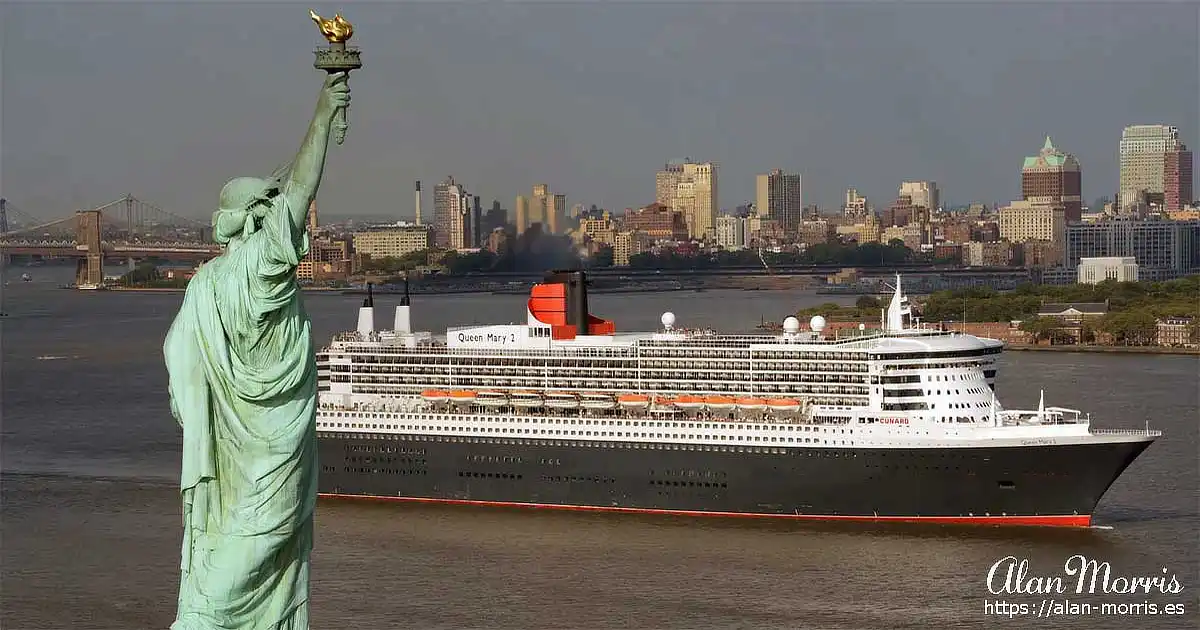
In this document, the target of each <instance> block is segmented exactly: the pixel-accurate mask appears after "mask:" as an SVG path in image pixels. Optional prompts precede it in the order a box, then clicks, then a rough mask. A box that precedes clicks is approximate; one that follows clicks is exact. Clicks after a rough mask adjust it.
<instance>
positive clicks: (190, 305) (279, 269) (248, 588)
mask: <svg viewBox="0 0 1200 630" xmlns="http://www.w3.org/2000/svg"><path fill="white" fill-rule="evenodd" d="M275 201H276V205H275V207H274V208H272V209H271V211H270V213H269V214H268V215H267V216H266V217H264V219H263V225H262V228H261V229H259V230H258V231H256V232H254V233H253V234H250V235H249V236H248V237H244V238H239V239H235V241H234V243H233V244H232V246H231V247H230V248H228V249H227V250H226V252H225V253H223V254H222V255H221V256H219V257H217V258H215V259H213V260H212V261H210V262H209V263H207V264H205V265H204V266H203V267H201V269H200V270H199V271H198V272H197V273H196V275H195V277H194V278H192V280H191V281H190V282H189V283H188V288H187V292H186V294H185V296H184V299H183V306H182V308H181V309H180V311H179V314H178V315H177V316H176V318H175V321H174V322H173V323H172V325H171V329H170V331H169V332H168V333H167V338H166V343H165V344H164V347H163V351H164V354H165V357H166V364H167V372H168V374H169V376H170V394H171V412H172V414H173V415H174V416H175V418H176V419H177V420H178V421H179V423H180V425H181V426H182V427H183V466H182V476H181V488H182V494H183V520H184V534H183V552H182V578H181V582H180V590H179V607H178V616H177V618H176V621H175V623H174V624H172V626H171V629H172V630H210V629H215V628H221V629H227V628H228V629H232V628H237V629H250V628H254V629H259V628H261V629H264V630H266V629H271V630H274V629H277V628H278V629H281V630H306V629H307V628H308V575H309V557H310V554H311V551H312V539H313V510H314V507H315V504H316V497H317V485H316V484H317V451H316V398H317V384H316V361H315V357H314V355H313V349H312V337H311V330H310V328H311V324H310V321H309V319H308V315H307V313H305V311H304V307H303V304H302V303H301V300H300V289H299V286H298V285H297V283H296V278H295V268H296V266H297V264H298V262H299V260H300V258H302V257H303V256H304V254H305V253H306V252H307V251H308V235H307V234H306V233H305V232H304V231H303V229H299V228H297V227H295V226H293V225H292V222H291V217H290V214H291V213H290V210H289V208H288V203H287V200H286V195H280V196H278V197H276V198H275Z"/></svg>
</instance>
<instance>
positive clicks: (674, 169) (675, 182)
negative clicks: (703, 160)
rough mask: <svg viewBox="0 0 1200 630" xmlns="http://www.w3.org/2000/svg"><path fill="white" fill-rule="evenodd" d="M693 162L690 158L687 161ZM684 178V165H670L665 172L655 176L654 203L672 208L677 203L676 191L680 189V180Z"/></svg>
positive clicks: (662, 171)
mask: <svg viewBox="0 0 1200 630" xmlns="http://www.w3.org/2000/svg"><path fill="white" fill-rule="evenodd" d="M687 161H688V162H691V159H690V158H689V159H688V160H687ZM681 178H683V164H681V163H668V164H667V165H666V166H664V167H663V170H661V171H659V172H658V173H656V174H655V175H654V203H657V204H659V205H661V206H666V207H668V208H670V207H671V204H672V203H675V190H676V189H678V188H679V180H680V179H681Z"/></svg>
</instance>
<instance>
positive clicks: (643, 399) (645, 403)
mask: <svg viewBox="0 0 1200 630" xmlns="http://www.w3.org/2000/svg"><path fill="white" fill-rule="evenodd" d="M617 404H619V405H621V406H622V407H624V408H625V409H645V408H646V407H649V406H650V397H649V396H644V395H642V394H621V395H620V396H617Z"/></svg>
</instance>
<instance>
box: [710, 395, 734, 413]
mask: <svg viewBox="0 0 1200 630" xmlns="http://www.w3.org/2000/svg"><path fill="white" fill-rule="evenodd" d="M735 404H737V401H736V400H734V399H733V398H730V397H728V396H707V397H705V399H704V405H705V406H706V407H708V408H709V409H712V410H713V411H728V410H730V409H733V407H734V405H735Z"/></svg>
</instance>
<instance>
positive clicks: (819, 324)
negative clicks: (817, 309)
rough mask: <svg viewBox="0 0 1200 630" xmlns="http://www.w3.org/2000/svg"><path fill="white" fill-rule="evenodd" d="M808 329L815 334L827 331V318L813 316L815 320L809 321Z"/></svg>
mask: <svg viewBox="0 0 1200 630" xmlns="http://www.w3.org/2000/svg"><path fill="white" fill-rule="evenodd" d="M808 327H809V328H811V329H812V331H813V332H815V333H819V332H821V331H822V330H825V318H824V317H821V316H820V315H813V318H812V319H810V320H808Z"/></svg>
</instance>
